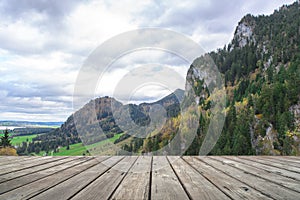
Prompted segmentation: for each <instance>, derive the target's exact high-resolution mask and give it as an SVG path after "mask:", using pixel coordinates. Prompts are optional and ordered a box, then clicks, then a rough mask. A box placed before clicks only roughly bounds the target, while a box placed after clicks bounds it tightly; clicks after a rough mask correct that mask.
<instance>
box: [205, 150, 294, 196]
mask: <svg viewBox="0 0 300 200" xmlns="http://www.w3.org/2000/svg"><path fill="white" fill-rule="evenodd" d="M210 158H211V159H215V160H218V161H220V162H221V163H222V164H226V165H230V166H233V167H235V168H237V169H240V170H242V171H243V172H244V173H248V174H251V175H253V176H258V177H260V178H263V179H265V180H267V181H270V182H273V183H277V184H278V185H280V186H284V187H287V188H289V189H292V190H294V191H297V192H300V182H299V181H296V180H293V179H290V178H286V177H284V176H280V175H278V174H274V173H270V172H267V171H265V170H262V169H258V168H255V167H253V166H250V165H246V164H244V163H241V162H237V161H234V160H229V159H228V158H224V157H217V156H215V157H210Z"/></svg>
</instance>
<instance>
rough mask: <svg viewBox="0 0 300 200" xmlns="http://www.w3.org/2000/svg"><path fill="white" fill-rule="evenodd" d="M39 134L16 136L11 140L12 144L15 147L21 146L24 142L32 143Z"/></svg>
mask: <svg viewBox="0 0 300 200" xmlns="http://www.w3.org/2000/svg"><path fill="white" fill-rule="evenodd" d="M36 136H37V134H35V135H24V136H14V137H13V139H12V140H11V143H12V145H13V146H19V145H22V142H32V138H35V137H36Z"/></svg>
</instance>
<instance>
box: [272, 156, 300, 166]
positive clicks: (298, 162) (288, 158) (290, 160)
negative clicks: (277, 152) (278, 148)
mask: <svg viewBox="0 0 300 200" xmlns="http://www.w3.org/2000/svg"><path fill="white" fill-rule="evenodd" d="M268 158H271V159H278V160H281V161H285V162H287V163H295V164H297V165H298V166H300V160H297V159H295V158H293V157H289V156H268Z"/></svg>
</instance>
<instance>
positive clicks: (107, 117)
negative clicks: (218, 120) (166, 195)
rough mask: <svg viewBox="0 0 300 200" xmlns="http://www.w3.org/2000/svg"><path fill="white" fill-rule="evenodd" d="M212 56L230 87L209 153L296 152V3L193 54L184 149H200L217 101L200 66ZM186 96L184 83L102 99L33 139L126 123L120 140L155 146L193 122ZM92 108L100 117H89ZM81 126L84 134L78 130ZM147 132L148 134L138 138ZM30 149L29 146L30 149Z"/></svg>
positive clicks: (92, 132) (45, 142) (47, 143)
mask: <svg viewBox="0 0 300 200" xmlns="http://www.w3.org/2000/svg"><path fill="white" fill-rule="evenodd" d="M207 57H210V58H212V60H213V61H214V63H215V64H216V66H217V67H218V69H219V71H220V72H221V76H222V77H223V78H224V82H225V89H226V94H227V95H226V106H225V108H224V110H222V112H224V113H226V119H225V123H224V127H223V129H222V133H221V135H220V137H219V139H218V141H217V143H216V145H215V146H214V148H213V149H212V151H210V154H213V155H299V154H300V6H299V3H298V2H295V3H294V4H292V5H289V6H286V5H285V6H282V7H281V8H280V9H278V10H276V11H275V12H274V13H273V14H271V15H269V16H264V15H260V16H252V15H250V14H248V15H246V16H245V17H243V18H242V19H241V21H240V22H239V24H238V26H237V28H236V30H235V33H234V36H233V39H232V41H231V42H230V43H229V44H228V45H225V46H224V48H222V49H218V50H216V51H213V52H210V53H208V54H206V55H204V56H202V57H199V58H197V59H195V61H194V62H193V63H192V64H191V66H190V69H189V70H188V74H187V82H189V83H191V85H192V88H186V93H188V90H191V89H192V90H193V91H194V93H195V94H194V98H195V99H197V104H198V105H197V106H198V109H199V111H200V116H199V128H198V130H197V134H196V137H195V138H194V140H193V141H192V143H191V145H189V148H188V149H187V150H186V151H185V154H186V155H198V154H199V150H200V147H201V145H202V143H203V141H204V138H205V136H206V132H207V130H208V126H209V123H210V120H211V117H212V109H213V107H214V105H215V104H214V102H213V101H212V98H211V96H212V95H213V94H211V92H210V90H209V89H208V88H209V86H207V85H206V84H205V81H204V80H203V79H202V78H203V77H202V76H201V74H199V73H198V72H199V71H201V70H199V69H200V66H201V63H202V62H203V60H205V59H206V58H207ZM197 71H198V72H197ZM214 92H215V93H218V91H214ZM185 100H186V96H185V97H183V91H180V90H178V91H175V92H174V93H173V94H171V95H169V96H167V97H165V98H163V99H162V100H160V101H157V102H154V103H152V104H149V103H144V104H140V105H134V104H129V105H122V104H121V103H120V102H117V101H116V100H115V99H113V98H110V97H103V98H97V99H95V100H91V101H90V102H89V103H88V104H86V105H85V106H84V107H83V108H82V109H80V110H79V111H77V112H75V113H74V114H73V115H71V116H70V117H69V118H68V120H67V121H66V122H65V123H64V124H63V125H62V126H61V127H60V128H59V129H56V130H55V131H54V132H52V133H50V134H45V135H40V136H39V137H37V138H36V141H39V142H36V143H32V144H31V145H32V146H37V145H40V148H41V149H43V150H45V151H48V150H50V149H52V150H55V149H57V148H58V146H67V145H69V144H73V143H78V142H83V143H84V144H93V143H96V142H98V141H101V140H104V139H105V138H109V137H113V136H114V135H115V134H117V133H121V132H123V130H122V127H125V129H124V130H126V132H123V135H122V136H121V137H120V138H119V139H118V140H116V141H115V143H118V144H121V148H122V149H123V150H125V151H126V152H135V153H147V152H155V151H157V150H158V149H161V148H163V147H166V146H170V144H169V142H170V141H171V140H172V139H173V138H174V137H175V135H176V133H177V132H178V129H179V127H180V126H181V124H180V122H182V121H184V122H186V123H187V124H189V122H191V121H192V119H191V118H190V117H188V116H186V115H183V114H180V113H181V112H180V111H182V110H181V108H180V102H181V101H183V102H184V101H185ZM155 104H159V105H161V106H162V107H164V109H165V110H166V116H167V118H166V121H165V123H164V125H163V126H162V127H156V128H155V129H147V127H148V125H149V124H150V123H151V120H150V115H151V113H150V108H152V107H153V105H155ZM112 105H113V106H112ZM112 108H114V110H112ZM126 111H129V114H130V117H129V118H131V119H132V120H131V119H130V121H134V124H136V125H138V127H140V128H136V127H135V126H134V124H131V123H130V122H129V121H128V120H127V118H128V116H126V115H125V114H126ZM159 111H160V109H159V108H156V110H154V111H153V110H152V112H153V113H155V112H158V114H159ZM93 112H94V113H95V116H96V117H92V116H91V113H93ZM113 112H115V113H117V114H118V115H117V116H118V117H116V116H115V115H114V114H113ZM126 117H127V118H126ZM197 119H198V118H197ZM75 121H76V123H75ZM197 121H198V120H197ZM75 124H76V126H75ZM99 126H100V127H101V130H102V131H103V133H101V134H100V133H99V129H97V127H99ZM184 128H185V127H183V129H184ZM77 130H80V131H81V132H84V133H83V134H81V135H80V137H79V136H78V133H77ZM143 132H147V135H144V137H143V138H141V137H137V136H139V134H143ZM180 137H182V138H181V140H178V141H179V142H178V143H177V144H174V145H178V146H180V148H181V147H182V146H185V140H184V136H183V135H180ZM28 149H30V148H29V147H28ZM28 149H27V152H30V150H28ZM23 150H24V149H23ZM115 153H116V154H118V153H120V152H115Z"/></svg>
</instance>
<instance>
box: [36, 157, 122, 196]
mask: <svg viewBox="0 0 300 200" xmlns="http://www.w3.org/2000/svg"><path fill="white" fill-rule="evenodd" d="M100 158H102V157H100ZM122 158H123V157H120V156H114V157H111V158H109V159H108V160H105V161H103V162H101V163H99V164H97V165H96V166H94V167H91V168H89V169H87V170H85V171H83V172H81V173H80V174H78V175H76V176H74V177H72V178H70V179H68V180H66V181H64V182H62V183H60V184H58V185H55V186H54V187H52V188H50V189H48V190H46V191H44V192H42V193H40V194H38V195H37V196H34V197H33V198H31V199H35V200H38V199H39V200H45V199H70V198H71V197H72V196H74V195H75V194H77V193H78V192H79V191H81V190H82V189H83V188H85V187H86V186H87V185H89V184H90V183H91V182H93V181H94V180H95V179H97V178H98V177H100V176H101V175H102V174H103V173H104V172H106V171H108V170H109V169H110V168H111V167H113V166H114V165H115V164H116V163H117V162H119V161H120V160H121V159H122ZM99 161H100V160H99Z"/></svg>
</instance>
